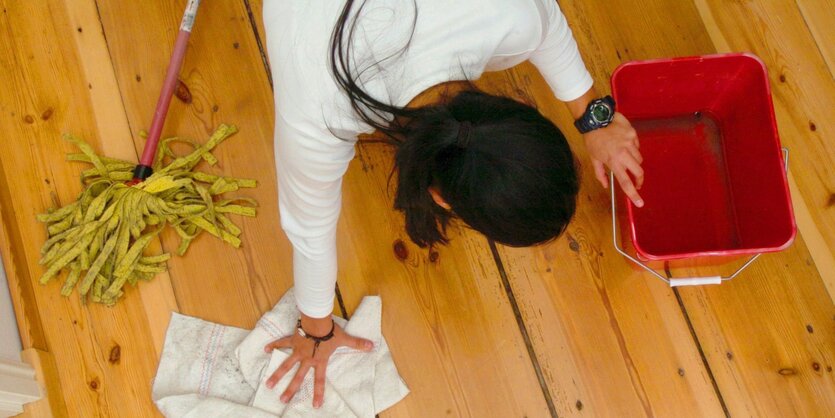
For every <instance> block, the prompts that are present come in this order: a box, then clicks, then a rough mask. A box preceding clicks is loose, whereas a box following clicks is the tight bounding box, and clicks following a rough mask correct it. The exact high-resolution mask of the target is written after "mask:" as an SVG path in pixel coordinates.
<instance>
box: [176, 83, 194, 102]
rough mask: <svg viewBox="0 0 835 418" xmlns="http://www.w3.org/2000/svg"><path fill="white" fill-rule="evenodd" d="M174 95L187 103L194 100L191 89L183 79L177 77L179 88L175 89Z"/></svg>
mask: <svg viewBox="0 0 835 418" xmlns="http://www.w3.org/2000/svg"><path fill="white" fill-rule="evenodd" d="M174 95H175V96H177V98H178V99H180V101H181V102H183V103H185V104H191V102H192V97H191V90H189V89H188V86H187V85H186V83H184V82H183V80H180V79H177V88H176V89H175V90H174Z"/></svg>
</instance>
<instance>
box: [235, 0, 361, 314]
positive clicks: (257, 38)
mask: <svg viewBox="0 0 835 418" xmlns="http://www.w3.org/2000/svg"><path fill="white" fill-rule="evenodd" d="M243 1H244V7H245V8H246V14H247V15H248V16H249V25H250V26H252V32H253V33H254V34H255V43H256V44H257V45H258V51H259V52H260V53H261V61H263V62H264V68H265V69H266V70H267V80H269V82H270V87H272V86H273V74H272V72H271V71H270V61H269V60H268V59H267V52H266V50H265V49H264V43H263V42H261V34H260V33H258V24H257V22H255V15H254V14H253V13H252V5H251V4H250V2H249V0H243ZM264 35H266V34H264ZM342 312H343V314H344V313H345V307H342ZM345 319H348V317H347V316H346V317H345Z"/></svg>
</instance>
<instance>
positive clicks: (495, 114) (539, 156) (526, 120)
mask: <svg viewBox="0 0 835 418" xmlns="http://www.w3.org/2000/svg"><path fill="white" fill-rule="evenodd" d="M413 4H414V7H415V9H414V10H415V12H414V18H413V22H412V30H411V34H410V36H409V41H408V42H407V43H406V45H405V46H404V47H403V48H402V49H401V50H400V52H398V53H397V54H394V55H392V56H390V57H389V58H387V59H390V58H394V57H397V56H398V55H400V54H401V53H402V52H403V51H405V50H406V49H408V47H409V44H410V43H411V38H412V36H414V30H415V23H416V22H417V3H416V0H413ZM365 5H366V0H362V2H361V3H360V4H359V6H358V7H356V9H357V10H356V11H355V12H354V11H353V9H354V0H346V1H345V6H344V7H343V9H342V12H341V13H340V15H339V18H338V20H337V22H336V25H335V27H334V30H333V33H332V35H331V46H330V65H331V70H332V72H333V75H334V78H335V80H336V83H337V85H338V86H339V87H340V88H341V89H342V90H343V91H344V92H345V94H346V95H347V96H348V98H349V99H350V103H351V107H352V109H353V110H354V112H355V113H356V114H357V116H358V117H359V118H360V119H361V120H362V121H363V122H365V123H366V124H368V125H369V126H371V127H373V128H375V129H376V130H378V131H380V132H381V133H382V134H384V135H385V137H386V138H387V139H388V142H390V143H391V144H393V145H395V146H396V147H397V151H396V154H395V164H394V169H393V172H392V174H394V173H395V172H396V173H397V174H398V176H397V191H396V193H395V199H394V207H395V209H397V210H399V211H401V212H403V214H404V217H405V224H406V232H407V233H408V234H409V237H410V238H411V239H412V241H414V242H415V243H416V244H418V245H420V246H421V247H425V246H431V245H434V244H437V243H442V244H445V243H447V242H448V238H447V236H446V229H447V226H448V224H449V222H450V220H451V219H452V218H453V216H454V217H456V218H460V219H461V220H463V221H464V222H466V223H467V224H469V225H470V226H471V227H472V228H473V229H476V230H478V231H480V232H482V233H483V234H485V235H486V236H487V237H488V238H490V239H493V240H495V241H498V242H501V243H504V244H507V245H512V246H525V245H533V244H537V243H541V242H544V241H547V240H550V239H553V238H555V237H557V236H558V235H560V234H561V233H562V231H564V230H565V227H566V225H567V224H568V222H569V221H570V219H571V218H572V216H573V215H574V210H575V202H576V195H577V193H578V191H579V180H578V177H577V172H576V166H575V163H574V157H573V155H572V153H571V149H570V147H569V146H568V143H567V142H566V140H565V137H564V136H563V135H562V133H561V132H560V130H559V129H558V128H557V127H556V126H554V124H553V123H551V122H550V121H549V120H548V119H546V118H545V117H544V116H542V114H540V113H539V112H538V111H537V110H536V109H534V108H532V107H531V106H528V105H525V104H523V103H519V102H516V101H514V100H511V99H508V98H505V97H500V96H493V95H490V94H486V93H483V92H480V91H477V90H476V89H474V88H472V89H470V90H466V91H464V92H461V93H458V94H456V95H455V96H453V97H451V98H449V100H448V101H447V102H446V103H442V104H436V105H430V106H422V107H416V108H406V107H399V106H396V105H393V104H389V103H385V102H383V101H381V100H379V99H377V98H375V97H373V96H372V95H370V94H369V93H368V92H366V91H365V90H363V88H362V86H361V84H362V83H361V81H360V80H359V74H362V73H363V72H364V71H365V70H366V69H365V68H363V69H360V70H359V71H357V69H356V68H353V67H352V63H354V62H357V60H356V59H355V58H356V57H353V56H352V51H351V48H350V46H351V45H352V43H353V38H354V35H355V32H356V30H357V21H358V16H360V15H361V14H362V11H363V8H364V7H365ZM352 16H355V17H353V18H352ZM349 21H350V23H349ZM376 64H379V62H378V63H375V65H376ZM430 187H435V188H437V189H438V190H439V192H440V193H441V195H442V196H443V197H444V199H445V200H446V202H447V203H449V204H450V206H451V207H452V211H449V210H446V209H444V208H442V207H441V206H439V205H438V204H436V203H435V201H434V199H433V198H432V195H431V194H430V193H429V188H430ZM453 211H454V213H453Z"/></svg>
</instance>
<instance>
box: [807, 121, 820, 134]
mask: <svg viewBox="0 0 835 418" xmlns="http://www.w3.org/2000/svg"><path fill="white" fill-rule="evenodd" d="M809 130H810V131H812V132H815V131H817V130H818V125H815V122H812V121H809Z"/></svg>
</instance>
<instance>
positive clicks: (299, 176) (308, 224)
mask: <svg viewBox="0 0 835 418" xmlns="http://www.w3.org/2000/svg"><path fill="white" fill-rule="evenodd" d="M275 135H276V138H275V165H276V176H277V178H278V209H279V213H280V214H281V227H282V228H283V229H284V232H285V233H286V234H287V237H288V238H289V239H290V242H291V243H292V244H293V278H294V282H295V295H296V304H297V306H298V308H299V310H300V311H301V312H302V313H304V314H305V315H308V316H311V317H314V318H322V317H328V316H330V315H331V313H332V311H333V305H334V303H333V299H334V294H335V286H336V273H337V258H336V225H337V221H338V219H339V212H340V208H341V204H342V176H343V175H344V174H345V171H346V170H347V168H348V164H349V163H350V162H351V159H352V158H353V157H354V143H353V142H350V141H345V140H341V139H338V138H335V137H334V136H333V135H331V134H330V133H329V132H328V131H327V130H326V129H324V128H317V127H314V126H307V125H304V124H290V123H288V122H287V121H286V120H285V119H284V118H283V117H282V116H281V115H280V114H279V113H278V112H276V127H275Z"/></svg>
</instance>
